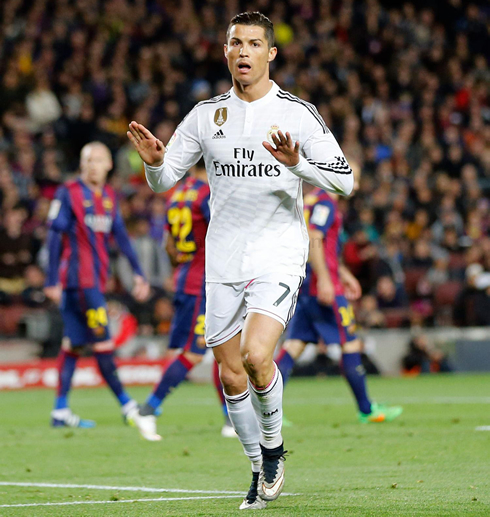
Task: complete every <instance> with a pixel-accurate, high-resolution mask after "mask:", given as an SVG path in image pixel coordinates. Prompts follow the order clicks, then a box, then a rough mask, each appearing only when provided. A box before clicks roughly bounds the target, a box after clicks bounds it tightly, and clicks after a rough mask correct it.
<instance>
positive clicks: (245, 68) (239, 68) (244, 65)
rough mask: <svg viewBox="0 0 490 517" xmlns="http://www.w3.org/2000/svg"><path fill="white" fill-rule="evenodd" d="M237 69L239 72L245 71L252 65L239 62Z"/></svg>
mask: <svg viewBox="0 0 490 517" xmlns="http://www.w3.org/2000/svg"><path fill="white" fill-rule="evenodd" d="M238 70H240V72H243V73H246V72H248V71H249V70H252V67H251V66H250V65H248V64H247V63H240V64H239V65H238Z"/></svg>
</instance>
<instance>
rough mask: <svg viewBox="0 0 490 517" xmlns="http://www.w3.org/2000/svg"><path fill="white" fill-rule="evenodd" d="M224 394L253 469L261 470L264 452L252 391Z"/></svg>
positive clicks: (229, 414) (232, 420) (229, 412)
mask: <svg viewBox="0 0 490 517" xmlns="http://www.w3.org/2000/svg"><path fill="white" fill-rule="evenodd" d="M281 386H282V383H281ZM281 389H282V388H281ZM224 395H225V400H226V407H227V408H228V416H229V417H230V420H231V423H232V424H233V427H234V428H235V431H236V433H237V434H238V439H239V440H240V442H241V444H242V446H243V450H244V452H245V455H246V456H247V457H248V459H249V460H250V461H251V462H252V471H253V472H259V471H260V466H261V465H262V452H261V450H260V444H259V440H260V429H259V424H258V423H257V418H256V416H255V412H254V408H253V407H252V401H251V400H250V392H249V390H247V391H244V392H243V393H240V395H227V394H226V393H225V394H224ZM281 418H282V417H281ZM281 443H282V442H281ZM279 445H280V444H279Z"/></svg>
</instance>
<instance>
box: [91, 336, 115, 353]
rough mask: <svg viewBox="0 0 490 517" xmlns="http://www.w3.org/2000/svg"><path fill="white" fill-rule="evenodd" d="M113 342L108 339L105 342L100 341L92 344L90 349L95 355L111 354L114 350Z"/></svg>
mask: <svg viewBox="0 0 490 517" xmlns="http://www.w3.org/2000/svg"><path fill="white" fill-rule="evenodd" d="M115 348H116V347H115V345H114V341H113V340H112V339H108V340H107V341H101V342H99V343H94V345H93V347H92V349H93V351H94V352H95V353H108V352H113V351H114V350H115Z"/></svg>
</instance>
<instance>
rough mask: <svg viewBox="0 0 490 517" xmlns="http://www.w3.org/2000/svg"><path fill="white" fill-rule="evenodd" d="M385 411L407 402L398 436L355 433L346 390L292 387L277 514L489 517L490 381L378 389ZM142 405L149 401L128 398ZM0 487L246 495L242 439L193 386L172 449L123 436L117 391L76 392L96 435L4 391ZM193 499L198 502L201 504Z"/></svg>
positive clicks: (112, 496) (85, 508)
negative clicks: (65, 425)
mask: <svg viewBox="0 0 490 517" xmlns="http://www.w3.org/2000/svg"><path fill="white" fill-rule="evenodd" d="M369 384H370V391H371V393H372V395H373V397H374V398H375V399H377V400H378V401H380V402H388V403H402V404H403V405H404V407H405V412H404V414H403V415H402V417H401V418H400V419H399V420H398V421H396V422H394V423H391V424H368V425H361V424H359V423H357V420H356V415H355V411H354V406H353V404H352V401H351V399H350V394H349V392H348V390H347V387H346V385H345V383H344V382H343V380H342V379H318V380H301V381H299V380H293V381H292V382H291V383H290V384H289V386H288V387H287V390H286V394H285V414H286V416H287V417H288V419H289V420H291V421H292V422H294V426H293V427H290V428H287V429H285V430H284V436H285V441H286V447H287V448H288V449H289V457H288V459H287V462H286V488H285V491H286V492H293V493H298V494H301V495H297V496H291V497H281V498H280V499H279V500H278V501H275V502H273V503H270V504H269V507H268V509H267V510H265V512H266V514H267V515H269V514H270V515H277V516H281V517H282V516H289V515H291V516H301V517H302V516H310V515H315V516H324V515H338V516H344V515H348V516H349V515H359V516H361V515H362V516H371V515H372V516H383V515H385V516H396V515H454V516H456V515H457V516H461V515H482V516H483V515H485V516H488V515H490V432H477V431H475V427H476V426H479V425H490V411H489V409H490V390H489V385H490V376H484V375H478V376H471V377H470V376H456V375H454V376H434V377H426V378H416V379H376V378H370V379H369ZM131 391H132V393H133V394H134V395H135V397H137V398H138V399H139V400H143V399H144V397H145V396H146V394H147V392H148V390H147V389H144V388H138V389H133V390H131ZM0 397H1V400H2V405H1V407H2V413H1V419H0V444H1V449H0V450H1V453H0V481H3V482H32V483H35V482H47V483H74V484H91V485H110V486H146V487H156V488H180V489H193V490H223V491H243V493H245V492H246V490H247V488H248V484H249V481H250V474H249V467H248V464H247V461H246V459H245V457H244V455H243V453H242V451H241V447H240V445H239V443H238V441H236V440H234V439H225V438H221V436H220V434H219V431H220V427H221V423H222V420H221V419H222V417H221V412H220V408H219V406H218V402H217V397H216V395H215V393H214V392H213V389H212V387H211V386H207V385H205V386H196V385H191V384H185V385H183V386H182V387H180V388H179V389H178V390H177V391H176V392H175V393H174V394H173V395H172V396H171V397H170V398H169V400H168V401H167V404H166V405H165V412H164V415H163V416H162V417H161V418H160V420H159V431H160V432H161V433H162V435H163V436H164V439H163V441H162V442H159V443H150V442H145V441H143V440H141V439H139V437H138V436H137V433H136V431H135V430H134V429H132V428H129V427H126V426H124V425H122V423H121V418H120V416H119V413H118V409H117V408H116V406H115V404H114V400H113V399H112V396H111V395H110V394H109V392H108V391H107V390H106V389H85V390H75V392H74V393H73V396H72V406H73V409H74V410H75V411H76V412H78V413H79V414H80V415H82V416H84V417H86V418H94V419H95V420H96V421H97V424H98V425H97V428H96V429H93V430H82V429H79V430H78V429H77V430H66V429H50V428H49V426H48V421H49V410H50V407H51V403H52V393H50V392H49V391H43V390H39V391H24V392H7V393H5V392H3V393H2V394H1V395H0ZM175 495H180V496H182V497H191V496H192V495H193V494H185V493H184V494H162V493H144V492H122V491H119V492H118V491H117V490H94V489H78V488H77V489H75V488H71V489H66V488H63V489H61V488H34V487H29V488H24V487H12V486H0V504H21V503H22V504H26V503H45V502H67V501H68V502H70V501H72V502H73V501H110V500H119V501H120V500H123V499H142V498H158V497H173V496H175ZM194 496H195V495H194ZM240 502H241V497H240V496H237V497H236V498H232V499H207V500H206V499H204V500H194V501H192V500H186V501H170V502H168V501H158V502H134V503H126V504H122V503H119V502H116V503H114V504H100V505H88V504H87V505H79V506H59V507H56V506H50V507H27V508H0V516H4V515H5V516H7V515H19V516H20V515H22V516H48V515H49V516H62V515H63V516H70V517H71V516H82V515H83V516H85V515H94V516H106V515H117V516H138V517H141V516H153V515H155V516H156V515H158V516H162V515H175V516H177V515H179V516H189V515H203V516H211V515H220V516H231V515H239V514H241V513H240V512H239V511H237V510H236V509H237V507H238V505H239V503H240Z"/></svg>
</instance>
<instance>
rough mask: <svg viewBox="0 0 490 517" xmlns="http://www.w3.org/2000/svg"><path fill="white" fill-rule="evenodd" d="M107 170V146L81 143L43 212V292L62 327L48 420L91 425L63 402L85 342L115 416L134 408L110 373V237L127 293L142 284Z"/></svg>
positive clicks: (143, 293)
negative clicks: (127, 273) (115, 405)
mask: <svg viewBox="0 0 490 517" xmlns="http://www.w3.org/2000/svg"><path fill="white" fill-rule="evenodd" d="M111 169H112V158H111V153H110V151H109V149H108V148H107V147H106V146H105V145H104V144H102V143H101V142H91V143H89V144H87V145H86V146H85V147H84V148H83V149H82V152H81V155H80V172H81V173H80V177H79V178H78V179H76V180H74V181H69V182H67V183H65V184H64V185H63V186H61V187H60V188H59V189H58V191H57V192H56V196H55V199H54V200H53V202H52V204H51V208H50V212H49V215H48V220H49V233H48V251H49V261H48V271H47V280H46V286H45V292H46V295H47V296H48V297H49V298H51V299H52V300H53V301H55V302H56V303H58V304H59V305H60V310H61V314H62V317H63V326H64V338H63V343H62V348H61V351H60V355H59V365H58V370H59V382H58V391H57V396H56V400H55V406H54V409H53V411H52V413H51V417H52V425H53V426H55V427H60V426H69V427H93V426H94V425H95V424H94V422H92V421H91V420H82V419H80V418H79V417H78V416H77V415H74V414H73V413H72V412H71V410H70V408H69V406H68V394H69V391H70V387H71V381H72V377H73V374H74V372H75V368H76V363H77V359H78V357H79V356H80V354H81V353H82V351H83V350H84V349H85V348H86V347H87V346H90V347H91V351H92V352H93V354H94V356H95V358H96V360H97V365H98V367H99V370H100V373H101V375H102V377H103V378H104V379H105V381H106V382H107V384H108V385H109V387H110V388H111V390H112V391H113V392H114V395H115V396H116V397H117V399H118V401H119V403H120V404H121V407H122V413H123V415H125V416H126V415H127V413H128V411H129V410H130V409H131V408H134V407H136V402H135V401H134V400H132V399H131V397H130V396H129V395H128V394H127V393H126V391H125V390H124V388H123V386H122V384H121V382H120V380H119V379H118V377H117V370H116V365H115V362H114V343H113V340H112V339H111V337H110V334H109V327H108V318H107V307H106V301H105V298H104V292H105V284H106V280H107V276H108V273H109V244H110V240H111V238H114V239H115V240H116V242H117V244H118V246H119V248H120V250H121V251H122V252H123V253H124V254H125V255H126V256H127V257H128V259H129V261H130V263H131V265H132V267H133V270H134V273H135V276H134V289H133V296H134V297H135V298H136V299H138V300H144V299H145V298H146V297H147V296H148V293H149V286H148V283H147V282H146V280H145V279H144V276H143V273H142V271H141V268H140V265H139V263H138V259H137V257H136V254H135V252H134V250H133V249H132V247H131V244H130V242H129V238H128V235H127V233H126V229H125V226H124V222H123V220H122V217H121V214H120V213H119V210H118V207H117V201H116V196H115V193H114V191H113V190H112V189H111V188H110V187H109V186H108V185H106V184H105V181H106V177H107V173H108V172H109V171H110V170H111Z"/></svg>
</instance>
